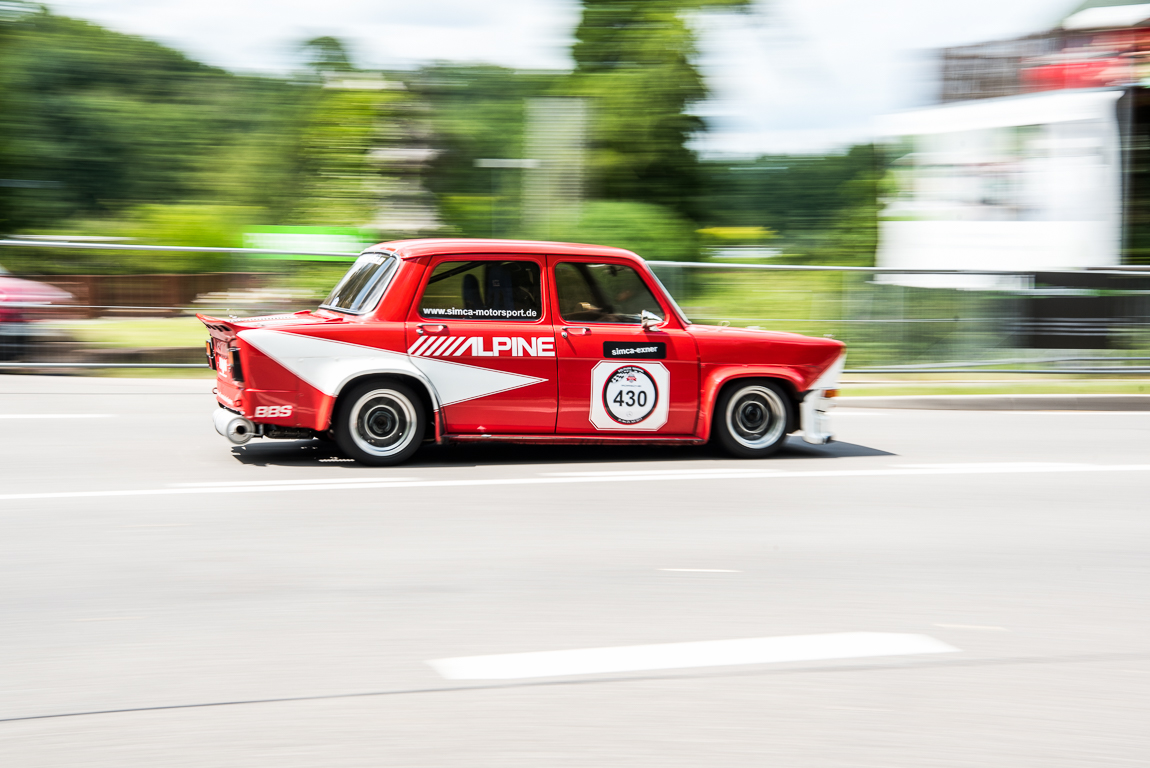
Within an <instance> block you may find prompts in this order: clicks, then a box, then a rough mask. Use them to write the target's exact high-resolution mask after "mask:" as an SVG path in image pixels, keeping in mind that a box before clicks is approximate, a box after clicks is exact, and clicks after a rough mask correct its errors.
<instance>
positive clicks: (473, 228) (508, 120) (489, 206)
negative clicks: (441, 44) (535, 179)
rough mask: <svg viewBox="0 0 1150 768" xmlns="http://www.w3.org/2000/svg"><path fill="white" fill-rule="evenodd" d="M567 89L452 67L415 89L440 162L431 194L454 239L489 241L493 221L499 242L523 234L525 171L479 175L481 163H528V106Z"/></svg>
mask: <svg viewBox="0 0 1150 768" xmlns="http://www.w3.org/2000/svg"><path fill="white" fill-rule="evenodd" d="M562 84H563V76H562V75H559V74H540V73H522V72H515V71H513V70H509V69H503V68H501V67H491V66H469V67H464V66H449V65H436V66H432V67H427V68H424V69H422V70H420V71H419V72H418V73H417V74H416V75H415V76H414V77H412V78H411V79H410V80H409V81H408V87H409V88H410V89H411V90H412V91H413V92H414V94H415V96H416V97H417V98H419V99H421V100H422V101H424V102H425V103H426V104H427V105H428V110H429V112H428V119H429V123H430V127H431V131H432V143H433V146H434V149H435V150H436V156H435V158H434V159H433V160H432V161H431V163H430V167H429V169H428V173H427V179H426V183H427V187H428V189H429V190H430V191H431V192H432V193H433V194H435V195H436V196H437V197H438V199H439V204H440V215H441V216H442V217H443V220H444V222H445V223H446V224H447V225H448V227H449V228H450V229H451V230H452V231H453V232H454V233H456V234H459V235H464V236H468V237H490V236H491V233H492V229H493V227H492V219H493V216H494V220H495V226H494V229H495V231H496V233H497V234H498V235H499V236H519V235H521V234H523V233H522V231H521V226H522V223H521V222H520V221H519V218H518V211H519V208H520V203H521V197H522V195H521V190H522V186H523V185H522V179H523V176H522V174H523V171H521V170H517V169H498V168H479V167H476V165H475V161H476V160H480V159H485V158H521V157H523V156H524V129H525V123H526V112H525V106H526V103H527V99H529V98H532V97H536V96H546V95H548V94H550V93H552V92H554V91H556V90H557V89H559V88H560V87H561V86H562Z"/></svg>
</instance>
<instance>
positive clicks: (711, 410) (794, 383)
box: [695, 365, 803, 441]
mask: <svg viewBox="0 0 1150 768" xmlns="http://www.w3.org/2000/svg"><path fill="white" fill-rule="evenodd" d="M752 379H769V380H771V381H774V382H777V383H778V384H780V385H781V386H782V388H783V390H784V392H786V394H787V396H788V397H789V398H790V401H791V406H792V408H793V409H794V411H793V414H794V417H795V418H794V422H795V423H794V424H793V425H792V424H788V425H787V428H788V429H787V433H788V434H789V433H790V432H793V431H795V430H797V429H798V428H799V426H798V422H799V419H798V409H799V403H801V402H802V400H803V398H802V394H801V390H800V387H801V386H802V385H801V380H800V379H799V377H798V375H797V374H796V373H795V372H794V371H790V370H788V369H786V368H776V367H773V366H771V367H767V366H744V365H739V366H730V367H727V368H720V369H717V370H714V371H711V372H709V373H708V374H706V375H705V376H704V379H703V386H701V387H700V388H699V419H698V422H697V424H696V430H695V435H696V437H700V438H702V439H704V440H708V441H709V440H710V439H711V427H712V425H713V424H714V419H715V406H716V405H717V404H718V402H719V397H720V396H721V395H722V394H723V392H725V391H726V390H727V389H729V388H730V387H733V386H737V385H738V384H739V383H740V382H745V381H748V380H752ZM792 427H793V428H792Z"/></svg>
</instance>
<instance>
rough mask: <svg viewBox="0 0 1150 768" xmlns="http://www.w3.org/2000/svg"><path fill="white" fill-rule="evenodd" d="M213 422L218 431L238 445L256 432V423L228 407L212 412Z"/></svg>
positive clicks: (249, 438)
mask: <svg viewBox="0 0 1150 768" xmlns="http://www.w3.org/2000/svg"><path fill="white" fill-rule="evenodd" d="M212 422H213V423H214V424H215V426H216V431H217V432H219V433H220V434H221V435H223V436H224V437H226V438H227V439H228V440H231V441H232V442H233V443H235V444H236V445H243V444H244V443H246V442H247V441H248V440H251V439H252V438H253V437H255V434H256V425H255V424H252V423H251V422H250V421H248V420H247V419H245V418H244V417H243V416H241V415H239V414H238V413H233V412H232V411H229V410H227V409H226V408H217V409H216V412H215V413H213V414H212Z"/></svg>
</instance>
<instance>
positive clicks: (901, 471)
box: [0, 462, 1150, 501]
mask: <svg viewBox="0 0 1150 768" xmlns="http://www.w3.org/2000/svg"><path fill="white" fill-rule="evenodd" d="M1147 471H1150V464H1035V463H1021V464H1018V463H1010V462H1006V463H1003V464H1000V465H996V464H985V463H982V464H934V465H929V466H925V467H898V466H895V467H892V468H890V469H877V468H876V469H825V470H808V471H791V472H787V471H779V470H750V469H749V470H746V471H717V470H716V471H714V472H691V471H683V472H670V473H668V474H653V473H651V472H604V473H602V474H589V475H588V476H577V477H567V476H564V477H548V476H540V477H499V478H488V479H485V478H473V479H465V480H403V479H396V480H390V479H387V478H380V477H372V478H368V477H365V478H364V479H363V480H362V481H353V482H348V483H339V484H335V485H332V484H330V483H325V482H316V481H311V482H302V483H298V484H295V483H286V482H285V483H276V484H272V485H240V486H231V485H229V486H207V487H194V488H140V489H125V490H110V491H47V492H35V493H5V494H0V501H21V500H32V499H94V498H102V497H129V496H186V495H194V494H219V493H274V492H276V491H291V492H300V491H325V492H327V493H331V492H333V491H347V490H363V489H371V488H480V487H487V486H507V485H564V484H569V483H631V482H649V481H652V480H657V481H659V482H667V481H671V480H783V479H787V478H806V479H815V478H825V477H935V476H941V475H1016V474H1051V473H1054V474H1068V473H1074V472H1147Z"/></svg>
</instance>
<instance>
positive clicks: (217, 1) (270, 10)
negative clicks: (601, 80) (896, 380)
mask: <svg viewBox="0 0 1150 768" xmlns="http://www.w3.org/2000/svg"><path fill="white" fill-rule="evenodd" d="M1078 2H1079V0H870V1H869V2H859V0H769V1H768V0H755V5H754V6H753V9H752V10H751V11H750V12H749V13H740V14H730V13H723V14H707V15H704V16H700V17H697V18H696V20H695V23H696V24H697V25H698V29H699V32H700V58H699V62H698V64H699V66H700V68H701V69H702V71H703V73H704V75H705V76H706V77H707V81H708V84H709V86H710V88H711V91H712V97H711V99H710V100H708V101H707V102H705V103H703V104H699V105H697V107H696V112H698V113H699V114H700V115H702V116H704V117H705V118H706V119H707V122H708V125H709V131H708V132H707V134H706V135H705V136H702V137H700V138H699V139H698V140H697V141H696V143H695V144H696V147H697V148H698V149H700V150H701V151H702V152H704V153H705V154H707V155H712V156H714V155H720V156H725V155H731V156H754V155H759V154H772V153H789V152H823V151H829V150H833V149H836V148H841V147H844V146H849V145H850V144H852V143H856V142H860V141H867V140H869V138H870V137H871V135H872V134H871V131H872V126H873V121H874V119H875V117H877V116H878V115H882V114H886V113H889V112H893V111H897V110H900V109H906V108H910V107H914V106H919V105H922V104H925V103H928V102H929V99H930V95H931V92H932V91H931V89H932V86H933V85H934V82H933V72H934V68H933V67H932V66H931V61H930V57H929V53H930V51H931V50H933V49H937V48H940V47H943V46H951V45H962V44H967V43H974V42H981V41H986V40H995V39H1005V38H1010V37H1017V36H1019V35H1025V34H1030V33H1033V32H1039V31H1042V30H1045V29H1049V28H1051V27H1053V26H1054V25H1055V24H1057V22H1058V21H1059V20H1060V19H1061V18H1062V17H1063V16H1065V15H1066V14H1067V13H1068V12H1069V11H1070V10H1072V9H1073V8H1074V7H1075V6H1076V5H1077V4H1078ZM49 5H50V7H51V8H52V9H53V11H54V12H56V13H59V14H63V15H67V16H75V17H78V18H83V19H89V20H91V21H94V22H97V23H99V24H102V25H104V26H107V27H109V28H111V29H114V30H117V31H120V32H127V33H131V34H138V35H142V36H144V37H148V38H151V39H154V40H158V41H160V42H162V43H165V44H167V45H170V46H172V47H174V48H177V49H179V50H182V51H184V52H185V53H187V54H188V55H189V56H191V57H192V58H195V59H198V60H200V61H204V62H206V63H208V64H214V65H216V66H220V67H224V68H227V69H230V70H233V71H237V72H248V73H264V74H284V73H287V72H290V71H292V70H293V69H294V68H297V67H298V66H299V63H300V58H299V54H298V44H299V43H300V42H301V41H303V40H307V39H310V38H313V37H317V36H320V35H332V36H335V37H339V38H342V39H343V40H345V41H346V42H347V43H348V44H349V46H350V48H351V50H352V52H353V54H354V56H355V58H356V61H357V63H358V64H359V65H361V66H363V67H367V68H382V69H402V68H408V67H412V66H416V65H418V64H420V63H423V62H428V61H436V60H438V61H457V62H472V63H475V62H482V63H489V64H499V65H503V66H507V67H512V68H516V69H529V70H540V69H569V68H570V67H571V58H570V55H569V52H568V51H569V47H570V45H571V42H572V34H573V31H574V28H575V26H576V24H578V21H579V3H578V2H576V1H575V0H487V1H486V2H483V1H482V0H370V2H369V1H368V0H323V2H315V1H314V0H310V1H307V0H274V2H273V1H272V0H196V2H189V1H188V0H55V1H52V0H49Z"/></svg>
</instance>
